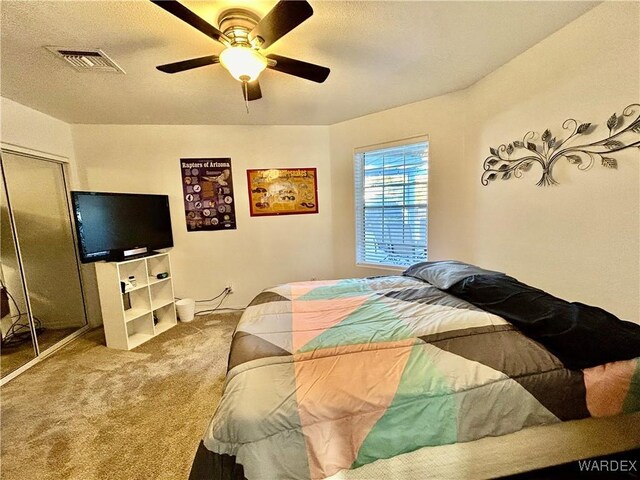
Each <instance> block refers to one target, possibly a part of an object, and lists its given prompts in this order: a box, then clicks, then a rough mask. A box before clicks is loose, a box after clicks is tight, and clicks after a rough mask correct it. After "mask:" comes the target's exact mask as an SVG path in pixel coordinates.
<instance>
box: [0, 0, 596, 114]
mask: <svg viewBox="0 0 640 480" xmlns="http://www.w3.org/2000/svg"><path fill="white" fill-rule="evenodd" d="M275 3H276V2H275V1H269V2H262V1H261V2H253V1H247V0H239V1H234V2H230V1H227V0H225V1H223V2H213V1H207V2H198V1H184V4H185V5H187V6H188V7H189V8H191V9H192V10H193V11H195V12H196V13H198V14H199V15H201V16H202V17H203V18H205V19H206V20H208V21H209V22H210V23H213V24H214V25H216V20H217V17H218V14H219V12H220V11H222V10H224V9H225V8H229V7H231V6H240V5H242V6H246V7H249V8H251V9H252V10H254V11H255V12H256V13H258V14H259V15H260V16H263V15H264V14H266V13H267V12H268V11H269V10H270V9H271V7H272V6H273V5H275ZM310 3H311V4H312V6H313V8H314V11H315V13H314V15H313V17H311V18H310V19H309V20H307V21H306V22H305V23H303V24H302V25H301V26H299V27H298V28H296V29H295V30H293V31H292V32H290V33H289V34H288V35H287V36H285V37H283V38H282V39H280V40H279V41H278V42H276V43H275V44H274V45H272V46H271V47H270V48H269V49H268V50H267V52H268V53H278V54H280V55H285V56H289V57H294V58H298V59H301V60H305V61H308V62H312V63H317V64H320V65H324V66H327V67H330V68H331V75H330V76H329V78H328V80H327V81H326V82H325V83H324V84H316V83H313V82H309V81H306V80H302V79H299V78H296V77H291V76H288V75H284V74H282V73H279V72H275V71H266V72H265V73H263V74H262V75H261V77H260V83H261V86H262V93H263V98H262V99H261V100H258V101H254V102H251V103H250V110H251V112H250V114H249V115H247V114H246V112H245V109H244V104H243V103H244V102H243V98H242V92H241V89H240V84H239V83H238V82H236V81H235V80H233V78H232V77H231V76H230V75H229V74H228V73H227V72H226V71H225V70H224V69H223V68H222V67H221V66H220V65H215V66H209V67H204V68H200V69H197V70H191V71H188V72H184V73H180V74H175V75H167V74H163V73H161V72H158V71H157V70H156V69H155V66H156V65H159V64H163V63H169V62H174V61H178V60H183V59H187V58H192V57H198V56H203V55H210V54H218V53H220V51H221V50H222V48H223V47H222V46H221V45H220V44H218V43H217V42H214V41H213V40H211V39H209V38H208V37H206V36H205V35H203V34H202V33H200V32H198V31H197V30H195V29H193V28H192V27H190V26H188V25H186V24H185V23H183V22H181V21H180V20H178V19H177V18H175V17H173V16H171V15H169V14H168V13H166V12H165V11H163V10H162V9H160V8H158V7H157V6H155V5H153V4H152V3H150V2H148V1H146V0H139V1H128V2H119V1H96V0H90V1H87V0H85V1H69V0H65V1H36V0H30V1H7V0H2V1H0V9H1V14H2V29H1V34H2V37H1V57H0V67H1V70H2V77H1V84H0V87H1V88H0V93H1V94H2V96H4V97H7V98H10V99H12V100H15V101H16V102H18V103H21V104H24V105H27V106H29V107H31V108H34V109H36V110H39V111H41V112H44V113H47V114H49V115H52V116H54V117H56V118H59V119H61V120H64V121H66V122H69V123H99V124H271V125H274V124H280V125H296V124H298V125H327V124H332V123H336V122H340V121H343V120H347V119H351V118H355V117H358V116H362V115H365V114H368V113H372V112H377V111H380V110H385V109H388V108H391V107H395V106H399V105H404V104H407V103H411V102H415V101H418V100H424V99H426V98H430V97H434V96H437V95H441V94H444V93H447V92H451V91H455V90H459V89H462V88H465V87H468V86H469V85H471V84H473V83H474V82H476V81H478V80H479V79H481V78H482V77H483V76H485V75H487V74H488V73H490V72H492V71H493V70H495V69H496V68H498V67H499V66H501V65H503V64H504V63H506V62H508V61H509V60H510V59H512V58H513V57H515V56H517V55H518V54H520V53H521V52H523V51H524V50H526V49H527V48H529V47H531V46H533V45H534V44H536V43H537V42H539V41H540V40H542V39H543V38H545V37H547V36H549V35H550V34H551V33H553V32H554V31H556V30H558V29H559V28H561V27H562V26H564V25H566V24H567V23H569V22H571V21H572V20H574V19H575V18H577V17H578V16H580V15H581V14H583V13H584V12H586V11H587V10H589V9H590V8H593V7H594V6H595V5H597V3H599V2H574V1H559V2H554V1H548V2H535V1H534V2H517V1H504V2H483V1H480V2H478V1H476V2H455V1H451V2H428V1H423V2H420V1H412V2H382V1H378V2H369V1H354V2H342V1H318V0H315V1H314V0H310ZM45 45H55V46H64V47H80V48H101V49H102V50H104V51H105V52H106V53H107V54H108V55H109V56H111V58H113V59H114V60H115V61H116V62H117V63H118V64H119V65H120V66H122V67H123V68H124V70H125V71H126V72H127V73H126V75H116V74H100V73H94V72H86V73H78V72H76V71H75V70H73V69H72V68H71V67H70V66H68V65H67V64H66V63H64V62H63V61H61V60H60V59H58V58H56V57H54V56H53V55H52V54H51V53H50V52H48V51H47V50H45V49H44V48H43V47H44V46H45Z"/></svg>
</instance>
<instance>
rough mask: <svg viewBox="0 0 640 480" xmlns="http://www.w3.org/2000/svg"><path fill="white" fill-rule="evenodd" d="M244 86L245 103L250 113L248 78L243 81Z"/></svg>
mask: <svg viewBox="0 0 640 480" xmlns="http://www.w3.org/2000/svg"><path fill="white" fill-rule="evenodd" d="M242 88H243V89H244V105H245V107H246V108H247V115H249V85H248V83H247V81H246V80H243V81H242Z"/></svg>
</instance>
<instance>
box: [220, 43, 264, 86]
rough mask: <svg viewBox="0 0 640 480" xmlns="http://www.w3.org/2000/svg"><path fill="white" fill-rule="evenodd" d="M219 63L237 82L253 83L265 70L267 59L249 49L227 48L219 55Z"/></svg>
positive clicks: (239, 47)
mask: <svg viewBox="0 0 640 480" xmlns="http://www.w3.org/2000/svg"><path fill="white" fill-rule="evenodd" d="M220 63H221V64H222V66H223V67H224V68H226V69H227V70H228V71H229V73H230V74H231V76H232V77H233V78H235V79H236V80H238V81H239V82H253V81H254V80H256V79H257V78H258V76H259V75H260V73H262V71H263V70H264V69H265V68H267V59H266V58H264V57H263V56H262V55H260V53H258V52H257V51H256V50H254V49H252V48H249V47H241V46H236V47H229V48H226V49H225V50H223V51H222V53H220Z"/></svg>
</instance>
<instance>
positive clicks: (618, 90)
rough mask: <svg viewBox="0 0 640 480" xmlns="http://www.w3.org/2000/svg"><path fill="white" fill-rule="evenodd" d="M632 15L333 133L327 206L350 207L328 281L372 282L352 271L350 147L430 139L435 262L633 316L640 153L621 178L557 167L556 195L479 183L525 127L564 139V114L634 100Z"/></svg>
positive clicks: (635, 30)
mask: <svg viewBox="0 0 640 480" xmlns="http://www.w3.org/2000/svg"><path fill="white" fill-rule="evenodd" d="M639 9H640V4H638V3H616V2H612V3H606V4H603V5H601V6H599V7H597V8H595V9H593V10H591V11H589V12H588V13H586V14H585V15H584V16H582V17H580V18H579V19H577V20H576V21H575V22H573V23H571V24H569V25H568V26H566V27H565V28H563V29H561V30H559V31H558V32H556V33H555V34H554V35H552V36H550V37H548V38H547V39H545V40H543V41H542V42H540V43H539V44H538V45H536V46H534V47H533V48H531V49H530V50H528V51H526V52H525V53H523V54H522V55H520V56H518V57H517V58H515V59H514V60H512V61H511V62H509V63H508V64H506V65H504V66H503V67H501V68H500V69H498V70H497V71H495V72H494V73H492V74H491V75H489V76H487V77H485V78H484V79H483V80H481V81H480V82H478V83H477V84H475V85H473V86H472V87H470V88H468V89H467V90H465V91H463V92H457V93H455V94H451V95H445V96H442V97H438V98H434V99H430V100H427V101H424V102H418V103H414V104H411V105H406V106H403V107H400V108H396V109H392V110H388V111H385V112H381V113H377V114H373V115H368V116H366V117H362V118H358V119H355V120H351V121H348V122H343V123H340V124H336V125H333V126H331V127H330V142H331V162H332V174H333V187H334V188H333V192H332V195H333V199H334V200H333V201H334V205H336V206H337V205H345V206H346V207H345V208H344V209H342V208H340V209H338V208H336V216H335V219H334V254H335V265H336V267H335V270H336V273H338V274H339V276H349V275H357V276H364V275H369V274H371V270H369V269H364V268H356V267H355V253H354V250H355V249H354V240H353V239H354V227H353V223H354V216H353V172H352V168H353V167H352V164H353V161H352V156H353V148H355V147H358V146H361V145H367V144H373V143H380V142H384V141H390V140H396V139H399V138H403V137H406V136H409V135H413V134H417V133H426V134H428V135H429V136H430V178H429V181H430V185H429V187H430V191H429V207H430V218H429V220H430V229H429V258H430V259H432V260H438V259H444V258H457V259H463V260H468V261H472V262H475V263H478V264H480V265H482V266H485V267H488V268H495V269H500V270H503V271H506V272H508V273H510V274H512V275H514V276H516V277H518V278H519V279H521V280H522V281H524V282H529V283H531V284H533V285H535V286H538V287H541V288H543V289H545V290H547V291H549V292H550V293H552V294H555V295H557V296H560V297H563V298H566V299H568V300H572V301H573V300H575V301H582V302H585V303H590V304H594V305H598V306H601V307H603V308H605V309H608V310H610V311H612V312H613V313H615V314H616V315H619V316H620V317H622V318H626V319H629V320H634V321H636V322H638V321H640V297H639V296H640V272H639V265H640V258H639V255H640V243H639V242H640V226H639V218H640V210H639V208H640V193H639V185H640V181H639V178H640V173H639V171H640V170H639V168H640V161H639V160H640V158H639V157H640V152H639V151H638V150H637V149H633V150H629V151H626V152H621V153H620V154H619V155H618V160H619V165H620V166H619V168H618V170H607V169H604V168H603V167H601V166H600V165H595V166H594V167H593V168H592V169H591V170H590V171H588V172H581V171H578V170H577V169H576V168H575V167H572V166H569V165H567V164H566V162H565V163H562V162H561V163H560V164H559V165H558V166H557V167H556V169H555V171H554V173H555V176H556V178H557V180H558V181H560V183H561V184H560V185H558V186H556V187H547V188H542V187H537V186H536V185H535V183H536V182H537V180H538V178H539V176H538V172H536V171H531V172H529V173H528V174H526V175H525V176H524V177H523V178H522V179H520V180H509V181H504V182H497V183H494V184H491V185H490V186H488V187H483V186H481V184H480V175H481V173H482V162H483V160H484V159H485V158H486V157H487V155H488V153H489V151H488V149H489V147H490V146H497V145H499V144H500V143H503V142H507V143H508V142H509V141H512V140H514V139H517V138H520V137H522V135H523V134H524V133H526V132H527V131H528V130H535V131H539V132H541V131H543V130H544V129H545V128H550V129H553V131H554V133H555V132H558V133H560V132H559V130H560V126H561V124H562V122H563V121H564V120H565V119H566V118H569V117H574V118H577V119H579V120H582V121H585V122H594V123H599V124H603V123H606V120H607V118H609V116H610V115H611V114H612V113H613V112H614V111H617V112H618V113H619V112H620V111H621V109H622V108H624V107H625V106H627V105H628V104H630V103H634V102H635V103H637V102H639V100H640V65H639V59H640V32H639V22H638V18H640V11H639ZM602 131H604V130H600V132H602ZM376 273H377V272H376Z"/></svg>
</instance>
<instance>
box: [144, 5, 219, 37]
mask: <svg viewBox="0 0 640 480" xmlns="http://www.w3.org/2000/svg"><path fill="white" fill-rule="evenodd" d="M151 3H154V4H156V5H157V6H159V7H160V8H162V9H164V10H166V11H167V12H169V13H170V14H172V15H174V16H176V17H178V18H179V19H180V20H182V21H183V22H186V23H188V24H189V25H191V26H192V27H193V28H196V29H198V30H200V31H201V32H202V33H204V34H205V35H207V36H208V37H210V38H213V39H214V40H217V41H218V42H221V43H224V44H225V45H230V44H231V42H230V40H229V39H228V38H227V37H226V36H225V34H224V33H222V32H221V31H220V30H218V29H217V28H216V27H214V26H213V25H211V24H210V23H208V22H206V21H205V20H203V19H202V18H200V17H199V16H198V15H196V14H195V13H193V12H192V11H191V10H189V9H188V8H187V7H185V6H184V5H182V4H181V3H179V2H177V1H176V0H151Z"/></svg>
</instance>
